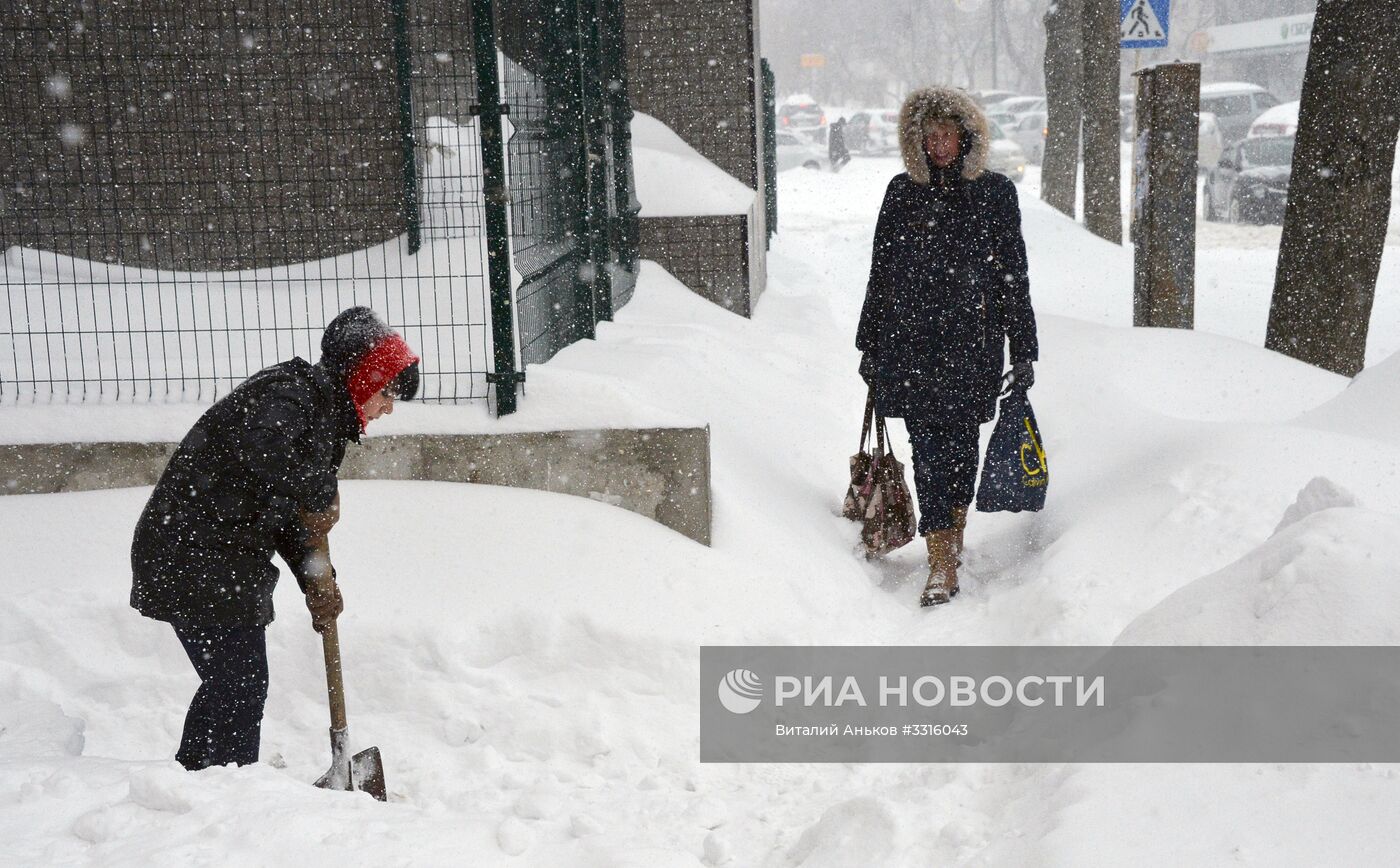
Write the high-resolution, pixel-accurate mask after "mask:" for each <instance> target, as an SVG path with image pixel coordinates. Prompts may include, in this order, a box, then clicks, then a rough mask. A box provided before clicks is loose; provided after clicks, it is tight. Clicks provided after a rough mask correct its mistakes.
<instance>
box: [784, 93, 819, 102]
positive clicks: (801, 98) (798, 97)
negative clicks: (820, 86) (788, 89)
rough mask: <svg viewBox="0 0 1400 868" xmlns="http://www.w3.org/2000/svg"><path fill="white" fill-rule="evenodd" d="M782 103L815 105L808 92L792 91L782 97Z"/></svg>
mask: <svg viewBox="0 0 1400 868" xmlns="http://www.w3.org/2000/svg"><path fill="white" fill-rule="evenodd" d="M783 104H784V105H816V104H817V101H816V100H815V99H813V98H812V95H811V94H810V93H794V94H789V95H788V96H786V97H784V98H783Z"/></svg>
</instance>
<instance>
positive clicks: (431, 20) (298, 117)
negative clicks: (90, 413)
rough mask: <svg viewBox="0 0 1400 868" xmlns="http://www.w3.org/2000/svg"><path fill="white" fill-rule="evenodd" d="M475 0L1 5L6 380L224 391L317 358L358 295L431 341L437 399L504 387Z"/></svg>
mask: <svg viewBox="0 0 1400 868" xmlns="http://www.w3.org/2000/svg"><path fill="white" fill-rule="evenodd" d="M455 6H456V4H451V3H448V2H441V0H418V2H416V3H414V4H413V5H412V6H410V5H409V4H408V3H405V2H402V0H396V2H392V3H384V2H380V0H342V2H338V3H337V4H335V5H334V6H332V5H331V4H328V3H325V2H320V0H291V2H276V3H274V2H271V0H264V2H262V3H251V4H250V3H247V2H242V3H237V4H234V3H231V2H227V3H211V4H188V3H176V2H153V3H139V4H138V3H121V2H108V3H96V4H72V3H59V2H41V3H29V4H21V5H20V7H19V8H18V9H17V10H15V12H14V14H13V15H12V16H10V17H7V18H6V20H4V21H3V22H0V67H3V68H4V69H5V70H6V73H7V84H6V86H5V87H3V88H0V173H3V177H0V189H3V190H4V194H3V199H0V208H3V213H2V214H0V217H3V220H0V227H3V228H0V232H3V237H0V249H3V263H2V264H3V268H0V287H2V288H3V290H4V295H5V301H4V304H3V306H0V400H4V401H16V400H36V399H45V400H47V399H58V400H64V399H80V400H123V401H125V400H136V401H142V400H180V399H189V400H198V401H207V400H211V399H213V398H214V397H217V396H218V395H219V394H221V393H223V392H226V391H227V390H228V389H230V388H231V387H232V386H233V385H236V384H237V383H238V382H240V381H241V380H242V379H244V378H245V377H246V376H248V375H249V374H251V373H253V372H255V371H257V370H259V369H260V368H262V367H264V366H266V365H269V364H272V363H274V362H277V361H280V360H282V359H285V358H288V357H290V356H292V355H302V356H304V357H307V358H311V359H314V358H316V357H317V356H318V355H319V353H318V343H319V338H320V334H321V330H322V329H323V327H324V325H325V323H326V322H328V321H329V320H330V319H331V318H332V317H333V316H334V315H335V314H336V313H337V312H339V311H340V310H342V309H343V308H345V307H349V306H351V305H355V304H364V305H368V306H370V307H372V308H374V309H375V310H377V311H378V312H379V313H380V314H381V315H382V316H384V317H385V319H386V320H387V321H388V322H389V323H390V324H391V325H392V326H394V327H395V328H398V329H400V330H401V331H402V332H403V333H404V335H405V337H406V338H407V339H408V341H409V342H410V343H411V344H412V345H413V346H414V347H415V348H417V349H418V350H419V352H420V353H421V354H422V355H423V356H424V363H423V386H422V393H423V396H424V397H425V398H428V399H440V400H461V399H470V398H477V397H482V396H484V394H485V382H484V374H485V372H486V370H487V359H488V355H489V352H490V334H489V329H488V328H487V325H488V322H487V299H486V289H485V283H486V282H485V255H484V252H483V243H482V231H481V225H482V220H481V216H480V215H481V192H480V189H481V185H480V169H479V163H474V162H473V157H472V154H473V149H474V147H475V145H474V144H473V137H474V135H475V130H474V121H473V120H472V116H471V110H470V108H471V103H472V101H473V99H474V81H473V75H472V64H471V55H470V43H469V37H470V29H469V27H468V26H467V25H466V22H467V21H468V20H469V19H468V18H467V16H466V15H465V14H464V13H463V12H461V11H460V10H457V9H456V8H455ZM410 69H411V70H412V73H411V74H412V79H411V81H412V88H413V93H412V97H413V98H412V103H413V105H414V106H415V107H416V111H415V112H414V114H413V120H412V123H413V125H414V126H415V127H416V129H417V136H416V138H410V137H409V136H408V134H407V133H408V126H409V125H408V121H407V118H408V117H409V114H408V104H409V102H408V99H407V97H408V93H407V92H406V89H405V88H404V84H405V83H406V82H407V81H408V80H409V79H408V76H409V75H410ZM415 141H416V143H417V144H416V151H417V153H416V155H415V153H414V150H415V146H414V142H415ZM415 161H416V162H417V163H418V165H419V166H421V167H422V177H421V178H419V177H418V176H417V173H416V172H415V170H414V163H415Z"/></svg>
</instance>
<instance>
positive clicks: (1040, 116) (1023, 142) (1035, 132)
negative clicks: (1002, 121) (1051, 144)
mask: <svg viewBox="0 0 1400 868" xmlns="http://www.w3.org/2000/svg"><path fill="white" fill-rule="evenodd" d="M1002 131H1003V132H1005V133H1006V137H1007V138H1009V139H1011V140H1012V141H1013V142H1015V143H1016V144H1018V145H1020V146H1021V150H1022V151H1024V152H1025V154H1026V158H1027V159H1028V160H1030V162H1031V164H1032V165H1035V166H1039V165H1040V161H1041V160H1043V159H1044V158H1045V133H1046V127H1045V112H1029V113H1028V114H1024V115H1021V119H1020V120H1018V121H1017V122H1016V123H1015V124H1014V125H1012V126H1009V127H1008V126H1005V125H1003V126H1002Z"/></svg>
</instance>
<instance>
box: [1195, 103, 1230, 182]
mask: <svg viewBox="0 0 1400 868" xmlns="http://www.w3.org/2000/svg"><path fill="white" fill-rule="evenodd" d="M1224 152H1225V136H1224V135H1223V134H1222V133H1221V132H1220V123H1219V121H1217V120H1216V117H1215V115H1214V114H1212V113H1210V112H1201V113H1200V120H1199V121H1198V123H1197V127H1196V168H1197V169H1198V170H1199V171H1202V172H1209V171H1210V170H1211V169H1214V168H1215V164H1216V163H1217V162H1219V161H1220V155H1221V154H1222V153H1224Z"/></svg>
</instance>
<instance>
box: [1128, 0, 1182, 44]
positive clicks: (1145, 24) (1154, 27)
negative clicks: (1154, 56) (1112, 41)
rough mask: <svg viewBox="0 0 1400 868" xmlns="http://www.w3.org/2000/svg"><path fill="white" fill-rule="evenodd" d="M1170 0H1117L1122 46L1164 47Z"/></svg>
mask: <svg viewBox="0 0 1400 868" xmlns="http://www.w3.org/2000/svg"><path fill="white" fill-rule="evenodd" d="M1170 7H1171V0H1118V8H1119V26H1118V33H1119V36H1120V39H1121V44H1122V46H1123V47H1124V48H1165V47H1166V45H1167V23H1168V18H1169V17H1170V14H1169V13H1170Z"/></svg>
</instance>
